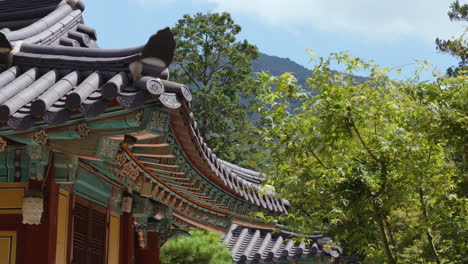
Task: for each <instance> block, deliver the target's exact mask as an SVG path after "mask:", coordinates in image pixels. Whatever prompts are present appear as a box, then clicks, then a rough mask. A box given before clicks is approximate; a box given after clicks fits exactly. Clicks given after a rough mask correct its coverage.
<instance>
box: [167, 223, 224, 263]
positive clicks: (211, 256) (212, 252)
mask: <svg viewBox="0 0 468 264" xmlns="http://www.w3.org/2000/svg"><path fill="white" fill-rule="evenodd" d="M190 235H191V237H186V236H182V237H178V238H176V239H174V240H171V241H169V242H168V243H167V244H166V246H164V248H163V249H162V251H161V263H162V264H230V263H232V259H231V253H230V252H229V251H228V250H227V247H226V245H223V244H222V243H221V242H220V239H221V236H220V235H218V234H215V233H213V232H209V231H206V230H202V229H196V230H193V231H190Z"/></svg>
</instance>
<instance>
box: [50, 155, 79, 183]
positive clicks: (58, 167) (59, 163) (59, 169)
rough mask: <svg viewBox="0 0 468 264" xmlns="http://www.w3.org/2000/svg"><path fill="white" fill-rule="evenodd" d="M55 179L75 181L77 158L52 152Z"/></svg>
mask: <svg viewBox="0 0 468 264" xmlns="http://www.w3.org/2000/svg"><path fill="white" fill-rule="evenodd" d="M54 167H55V181H56V182H59V183H60V182H71V183H73V182H75V180H76V174H77V170H78V158H77V157H73V156H70V155H66V154H62V153H54Z"/></svg>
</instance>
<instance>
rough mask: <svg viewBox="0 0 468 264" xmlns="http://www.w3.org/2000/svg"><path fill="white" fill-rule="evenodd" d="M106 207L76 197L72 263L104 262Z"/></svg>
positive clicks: (101, 263)
mask: <svg viewBox="0 0 468 264" xmlns="http://www.w3.org/2000/svg"><path fill="white" fill-rule="evenodd" d="M106 227H107V225H106V209H105V208H103V207H101V206H98V205H96V204H93V203H91V202H89V201H86V200H84V199H79V198H77V200H76V202H75V207H74V209H73V261H72V263H73V264H104V263H105V259H106V258H105V256H106V230H107V228H106Z"/></svg>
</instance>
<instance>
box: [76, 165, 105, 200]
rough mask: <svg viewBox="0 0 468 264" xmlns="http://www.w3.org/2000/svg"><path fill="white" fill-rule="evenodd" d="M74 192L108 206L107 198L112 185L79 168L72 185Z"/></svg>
mask: <svg viewBox="0 0 468 264" xmlns="http://www.w3.org/2000/svg"><path fill="white" fill-rule="evenodd" d="M74 193H75V194H77V195H79V196H82V197H83V198H86V199H88V200H91V201H93V202H95V203H97V204H99V205H101V206H104V207H108V199H109V197H110V196H111V194H112V186H111V185H110V184H109V183H106V182H105V181H103V180H101V179H100V178H99V177H97V176H96V175H94V174H92V173H90V172H88V171H86V170H84V169H82V168H79V169H78V175H77V178H76V182H75V185H74Z"/></svg>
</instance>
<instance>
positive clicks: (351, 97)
mask: <svg viewBox="0 0 468 264" xmlns="http://www.w3.org/2000/svg"><path fill="white" fill-rule="evenodd" d="M336 64H344V66H345V68H346V69H347V72H346V73H347V74H344V73H343V74H339V73H334V72H333V71H332V70H331V69H330V66H331V65H336ZM356 70H361V71H362V70H367V71H369V73H370V77H371V78H370V79H368V80H367V81H364V82H357V81H356V80H355V79H354V78H353V77H352V76H351V75H350V74H353V73H354V72H355V71H356ZM388 71H389V70H388V69H381V68H379V67H378V66H377V65H374V64H372V63H369V62H367V61H364V60H362V59H360V58H356V57H352V56H350V55H349V54H346V53H338V54H331V55H330V57H328V58H319V59H318V63H317V65H316V66H315V67H314V69H313V71H312V76H311V77H310V78H309V79H308V85H309V86H310V87H311V88H312V89H313V90H316V91H318V90H320V94H318V95H316V96H314V95H313V94H312V92H310V89H303V88H302V87H299V86H297V85H296V80H295V78H294V77H293V76H292V75H291V74H288V73H286V74H284V75H282V76H281V77H272V76H270V75H268V74H261V75H260V80H259V86H260V95H259V97H258V98H259V103H260V106H261V107H260V113H261V120H260V122H261V124H260V125H261V126H260V129H259V131H258V132H259V136H260V137H261V138H263V144H264V147H265V148H268V149H270V150H271V152H269V153H268V155H269V157H268V158H269V159H270V160H271V163H270V165H271V166H270V167H269V169H268V171H267V173H268V175H271V178H270V180H269V181H270V184H273V185H274V186H275V187H276V192H277V193H278V195H281V196H282V197H284V198H286V199H288V200H290V201H291V203H292V206H291V209H292V211H290V214H289V215H286V216H285V217H282V218H280V219H279V220H280V221H284V222H285V223H288V224H290V226H291V227H294V226H303V227H305V230H301V232H305V231H307V232H309V233H310V232H313V231H314V230H317V229H318V230H321V231H322V232H325V233H329V234H330V235H332V236H333V237H334V239H335V241H339V242H340V243H341V246H342V247H344V248H345V249H346V250H348V251H349V252H352V253H356V252H358V253H361V254H363V255H364V256H365V261H366V263H384V262H386V263H467V261H468V257H467V256H468V252H467V241H466V237H468V224H467V223H468V221H467V220H468V218H467V209H468V208H467V201H468V200H467V197H466V193H465V192H466V190H463V188H462V186H463V184H462V183H463V181H464V180H465V181H466V175H467V160H466V156H465V160H463V158H462V157H463V153H464V152H465V154H464V155H467V154H468V153H467V152H468V101H467V100H468V81H467V80H466V79H464V78H462V77H458V78H448V79H445V80H440V81H436V82H433V83H430V82H418V81H416V80H417V79H418V78H414V79H413V80H410V81H406V82H402V81H394V80H391V79H390V78H389V77H388Z"/></svg>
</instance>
